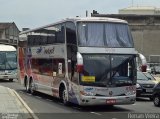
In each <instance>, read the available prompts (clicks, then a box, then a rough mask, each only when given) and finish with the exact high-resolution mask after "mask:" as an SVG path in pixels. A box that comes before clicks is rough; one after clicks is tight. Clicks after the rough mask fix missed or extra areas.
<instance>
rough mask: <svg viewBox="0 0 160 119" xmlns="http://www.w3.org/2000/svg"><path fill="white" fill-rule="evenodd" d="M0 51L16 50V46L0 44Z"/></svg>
mask: <svg viewBox="0 0 160 119" xmlns="http://www.w3.org/2000/svg"><path fill="white" fill-rule="evenodd" d="M0 51H16V48H15V47H14V46H11V45H3V44H0Z"/></svg>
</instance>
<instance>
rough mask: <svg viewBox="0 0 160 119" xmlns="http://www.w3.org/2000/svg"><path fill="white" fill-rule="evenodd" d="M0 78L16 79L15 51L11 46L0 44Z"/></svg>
mask: <svg viewBox="0 0 160 119" xmlns="http://www.w3.org/2000/svg"><path fill="white" fill-rule="evenodd" d="M0 79H9V81H13V79H17V51H16V48H15V47H13V46H10V45H2V44H0Z"/></svg>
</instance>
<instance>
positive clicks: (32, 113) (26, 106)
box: [10, 89, 39, 119]
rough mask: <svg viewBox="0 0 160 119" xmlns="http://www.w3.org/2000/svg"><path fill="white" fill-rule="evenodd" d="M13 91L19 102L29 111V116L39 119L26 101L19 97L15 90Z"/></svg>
mask: <svg viewBox="0 0 160 119" xmlns="http://www.w3.org/2000/svg"><path fill="white" fill-rule="evenodd" d="M10 90H12V91H13V93H14V94H15V95H16V97H17V98H18V99H19V101H20V102H21V103H22V105H23V106H24V107H25V108H26V109H27V111H28V112H29V114H30V115H31V116H32V117H33V119H39V118H38V117H37V116H36V115H35V114H34V112H33V111H32V110H31V109H30V108H29V106H28V105H27V104H26V103H25V101H24V100H23V99H22V98H21V97H20V96H19V94H18V93H17V92H16V91H15V90H13V89H10Z"/></svg>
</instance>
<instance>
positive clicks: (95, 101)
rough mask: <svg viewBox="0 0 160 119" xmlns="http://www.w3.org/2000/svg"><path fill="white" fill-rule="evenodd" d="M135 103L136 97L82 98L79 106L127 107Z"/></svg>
mask: <svg viewBox="0 0 160 119" xmlns="http://www.w3.org/2000/svg"><path fill="white" fill-rule="evenodd" d="M135 101H136V95H130V96H115V97H100V96H81V98H80V101H79V105H82V106H85V105H86V106H87V105H123V104H124V105H125V104H134V103H135Z"/></svg>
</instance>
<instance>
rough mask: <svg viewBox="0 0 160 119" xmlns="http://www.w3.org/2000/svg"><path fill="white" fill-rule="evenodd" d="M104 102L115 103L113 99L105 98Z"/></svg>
mask: <svg viewBox="0 0 160 119" xmlns="http://www.w3.org/2000/svg"><path fill="white" fill-rule="evenodd" d="M106 103H107V104H115V103H116V100H115V99H107V100H106Z"/></svg>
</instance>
